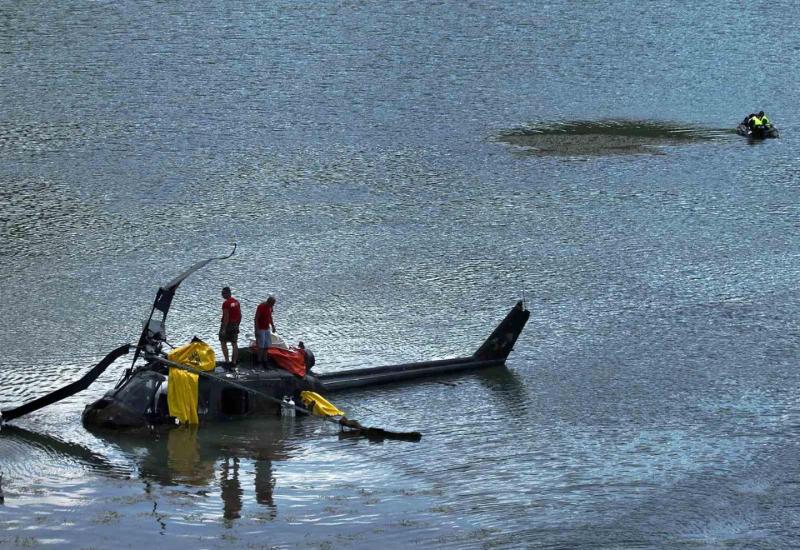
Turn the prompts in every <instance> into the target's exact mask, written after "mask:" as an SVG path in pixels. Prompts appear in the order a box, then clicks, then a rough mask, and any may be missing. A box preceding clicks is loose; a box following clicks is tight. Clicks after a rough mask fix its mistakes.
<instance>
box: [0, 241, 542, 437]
mask: <svg viewBox="0 0 800 550" xmlns="http://www.w3.org/2000/svg"><path fill="white" fill-rule="evenodd" d="M234 251H235V248H234ZM231 255H232V253H231ZM227 257H230V256H226V257H222V258H209V259H207V260H204V261H202V262H198V263H197V264H195V265H194V266H192V267H191V268H189V269H188V270H187V271H185V272H184V273H182V274H181V275H179V276H178V277H176V278H175V279H173V280H172V281H170V282H169V283H167V284H166V285H164V286H162V287H161V288H159V289H158V291H157V293H156V298H155V301H154V303H153V307H152V310H151V313H150V317H149V319H148V320H147V321H146V322H145V324H144V329H143V330H142V334H141V336H140V338H139V342H138V344H137V345H136V346H131V345H124V346H121V347H119V348H117V349H115V350H113V351H112V352H111V353H109V354H108V355H107V356H106V357H105V358H104V359H103V360H102V361H100V363H98V364H97V365H96V366H95V367H94V368H92V369H91V370H90V371H89V372H88V373H87V374H86V375H84V377H83V378H81V379H80V380H78V381H76V382H73V383H72V384H70V385H68V386H66V387H64V388H61V389H59V390H56V391H55V392H52V393H51V394H48V395H46V396H44V397H41V398H38V399H36V400H34V401H31V402H29V403H26V404H24V405H22V406H20V407H17V408H15V409H10V410H4V411H0V420H12V419H14V418H18V417H20V416H22V415H24V414H28V413H30V412H32V411H34V410H38V409H40V408H42V407H44V406H46V405H49V404H51V403H55V402H56V401H59V400H61V399H64V398H65V397H67V396H70V395H73V394H74V393H77V392H78V391H81V390H82V389H85V388H86V387H88V386H89V385H90V384H91V383H92V382H93V381H94V380H96V379H97V377H98V376H99V375H100V374H101V373H102V372H103V371H104V370H105V369H106V368H107V367H108V366H109V365H110V364H111V363H113V362H114V361H115V360H116V359H118V358H119V357H121V356H123V355H125V354H127V353H128V352H129V351H130V350H131V349H134V350H135V354H134V359H133V362H132V364H131V366H130V367H129V368H127V369H126V370H125V372H124V373H123V374H122V377H121V378H120V380H119V381H118V382H117V384H116V386H115V387H114V388H113V389H111V390H109V391H108V392H107V393H106V394H105V395H104V396H103V397H101V398H100V399H98V400H96V401H95V402H93V403H90V404H89V405H87V406H86V408H85V410H84V412H83V415H82V420H83V423H84V425H85V426H86V427H87V428H90V429H92V428H100V429H116V428H136V427H144V426H152V425H159V424H175V418H176V415H174V414H173V411H170V406H169V401H168V389H169V386H170V378H171V375H170V370H171V369H176V368H179V369H188V370H190V371H192V369H191V368H188V367H184V366H182V365H180V364H178V363H176V362H174V361H171V360H170V359H168V354H166V353H164V351H163V347H164V345H165V344H166V332H165V321H166V317H167V313H168V312H169V309H170V306H171V303H172V299H173V297H174V295H175V291H176V290H177V288H178V286H179V285H180V284H181V282H182V281H183V280H184V279H185V278H186V277H188V276H189V275H190V274H192V273H193V272H195V271H197V270H198V269H200V268H202V267H203V266H205V265H206V264H207V263H209V262H211V261H213V260H219V259H224V258H227ZM529 316H530V312H529V311H528V310H527V309H526V308H525V305H524V303H523V302H522V301H519V302H517V303H516V304H515V305H514V306H513V307H512V308H511V310H510V311H509V312H508V313H507V315H506V316H505V318H504V319H503V320H502V321H501V322H500V323H499V325H497V327H496V328H495V329H494V331H492V333H491V334H490V335H489V337H488V338H487V339H486V340H485V341H484V342H483V343H482V344H481V345H480V347H478V349H477V350H476V351H475V352H474V353H472V354H471V355H468V356H464V357H458V358H452V359H439V360H432V361H421V362H414V363H402V364H396V365H386V366H378V367H370V368H360V369H354V370H346V371H342V372H332V373H325V374H316V373H312V372H311V371H310V369H309V370H308V371H305V369H304V370H303V372H302V375H298V374H297V373H296V371H295V372H289V370H285V369H283V368H278V367H277V366H275V365H274V364H273V365H272V366H269V367H263V366H261V365H259V364H257V363H256V361H255V354H254V353H253V351H252V350H251V349H250V348H240V349H239V361H238V364H237V365H236V367H231V366H230V365H229V364H227V363H221V362H216V363H213V362H212V365H211V367H210V369H209V371H208V372H197V373H196V374H200V375H202V376H200V377H199V380H198V384H197V386H196V392H197V398H196V401H195V403H196V415H197V417H198V419H199V421H200V422H201V423H203V422H208V421H216V420H232V419H236V418H243V417H252V416H258V415H275V414H278V413H279V412H280V411H281V408H282V406H283V404H285V403H286V399H287V398H290V399H291V401H293V402H294V403H300V402H301V393H303V392H308V391H310V392H315V393H318V394H330V393H332V392H336V391H341V390H347V389H351V388H360V387H364V386H373V385H377V384H387V383H394V382H404V381H409V380H417V379H420V378H423V377H430V376H437V375H445V374H450V373H457V372H465V371H473V370H477V369H483V368H487V367H493V366H498V365H503V364H505V361H506V358H507V357H508V355H509V354H510V353H511V351H512V349H513V348H514V344H515V343H516V341H517V338H518V337H519V335H520V333H521V332H522V329H523V328H524V327H525V324H526V322H527V321H528V318H529ZM158 317H160V318H158ZM202 345H204V346H205V344H204V343H202ZM287 351H288V350H287ZM291 351H293V352H297V351H298V350H291ZM140 358H141V359H143V361H142V362H140V363H138V364H137V361H138V360H139V359H140ZM193 372H194V371H193ZM301 410H302V409H301ZM358 427H359V428H361V426H358Z"/></svg>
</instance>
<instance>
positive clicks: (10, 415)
mask: <svg viewBox="0 0 800 550" xmlns="http://www.w3.org/2000/svg"><path fill="white" fill-rule="evenodd" d="M130 347H131V346H130V344H125V345H124V346H120V347H118V348H117V349H115V350H114V351H112V352H111V353H109V354H108V355H106V356H105V357H104V358H103V359H102V361H100V362H99V363H97V364H96V365H95V366H94V367H92V369H91V370H90V371H89V372H87V373H86V374H85V375H83V378H81V379H80V380H76V381H75V382H73V383H72V384H69V385H67V386H64V387H63V388H61V389H58V390H56V391H54V392H52V393H48V394H47V395H45V396H42V397H39V398H37V399H34V400H33V401H30V402H28V403H25V404H24V405H20V406H19V407H16V408H14V409H8V410H5V411H0V422H5V421H8V420H14V419H16V418H19V417H20V416H22V415H25V414H28V413H32V412H33V411H38V410H39V409H41V408H42V407H46V406H47V405H52V404H53V403H56V402H58V401H61V400H62V399H65V398H67V397H69V396H71V395H75V394H76V393H78V392H79V391H82V390H85V389H86V388H88V387H89V385H90V384H91V383H92V382H94V381H95V380H97V377H98V376H100V375H101V374H103V371H104V370H106V369H107V368H108V366H109V365H110V364H111V363H113V362H114V361H116V360H117V359H118V358H119V357H121V356H123V355H125V354H127V353H128V352H129V351H130Z"/></svg>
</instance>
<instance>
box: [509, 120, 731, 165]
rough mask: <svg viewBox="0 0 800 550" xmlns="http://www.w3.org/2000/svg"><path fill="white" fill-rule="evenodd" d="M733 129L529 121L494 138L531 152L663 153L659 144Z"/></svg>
mask: <svg viewBox="0 0 800 550" xmlns="http://www.w3.org/2000/svg"><path fill="white" fill-rule="evenodd" d="M733 133H735V131H734V130H730V129H714V128H703V127H699V126H692V125H686V124H678V123H672V122H658V121H652V120H614V119H610V120H599V121H572V122H559V123H555V124H547V125H545V124H536V125H530V126H525V127H522V128H513V129H510V130H505V131H502V132H500V133H499V134H498V135H497V136H496V137H495V138H494V139H495V141H500V142H503V143H507V144H509V145H513V146H515V147H517V148H519V149H518V152H519V153H521V154H525V155H534V156H564V157H576V156H608V155H634V154H656V155H659V154H661V155H663V154H665V152H664V150H663V147H667V146H676V145H686V144H691V143H698V142H708V141H713V140H718V139H721V138H724V137H727V136H730V135H731V134H733Z"/></svg>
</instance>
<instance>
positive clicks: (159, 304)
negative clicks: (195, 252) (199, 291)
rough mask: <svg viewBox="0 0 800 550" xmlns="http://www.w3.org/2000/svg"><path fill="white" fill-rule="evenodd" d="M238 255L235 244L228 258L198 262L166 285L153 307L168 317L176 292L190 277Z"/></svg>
mask: <svg viewBox="0 0 800 550" xmlns="http://www.w3.org/2000/svg"><path fill="white" fill-rule="evenodd" d="M235 253H236V243H234V244H233V250H232V251H231V253H230V254H228V255H227V256H215V257H214V258H208V259H206V260H202V261H200V262H197V263H196V264H194V265H193V266H192V267H190V268H189V269H187V270H186V271H184V272H183V273H181V274H180V275H178V276H177V277H175V278H174V279H172V280H171V281H170V282H168V283H167V284H165V285H164V286H162V287H161V288H160V289H159V293H158V295H157V297H156V302H155V304H154V305H153V307H155V308H156V309H157V310H159V311H161V312H163V313H164V315H165V316H166V315H167V311H169V306H170V304H171V303H172V297H173V296H174V295H175V291H176V290H177V289H178V286H179V285H180V284H181V283H182V282H183V280H184V279H186V278H187V277H188V276H189V275H191V274H192V273H194V272H195V271H197V270H199V269H202V268H204V267H205V266H206V265H208V264H209V263H211V262H213V261H215V260H227V259H228V258H230V257H231V256H233V255H234V254H235Z"/></svg>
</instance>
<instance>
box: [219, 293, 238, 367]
mask: <svg viewBox="0 0 800 550" xmlns="http://www.w3.org/2000/svg"><path fill="white" fill-rule="evenodd" d="M222 297H223V298H224V299H225V301H224V302H222V321H221V322H220V327H219V342H220V344H221V347H222V356H223V357H225V362H226V363H227V362H228V342H230V343H231V346H232V347H233V351H232V352H231V366H233V367H235V366H236V363H237V362H238V360H239V349H238V347H237V343H238V341H239V323H240V322H241V321H242V308H241V306H240V305H239V301H238V300H237V299H236V298H234V297H233V296H232V295H231V287H229V286H226V287H225V288H223V289H222Z"/></svg>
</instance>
